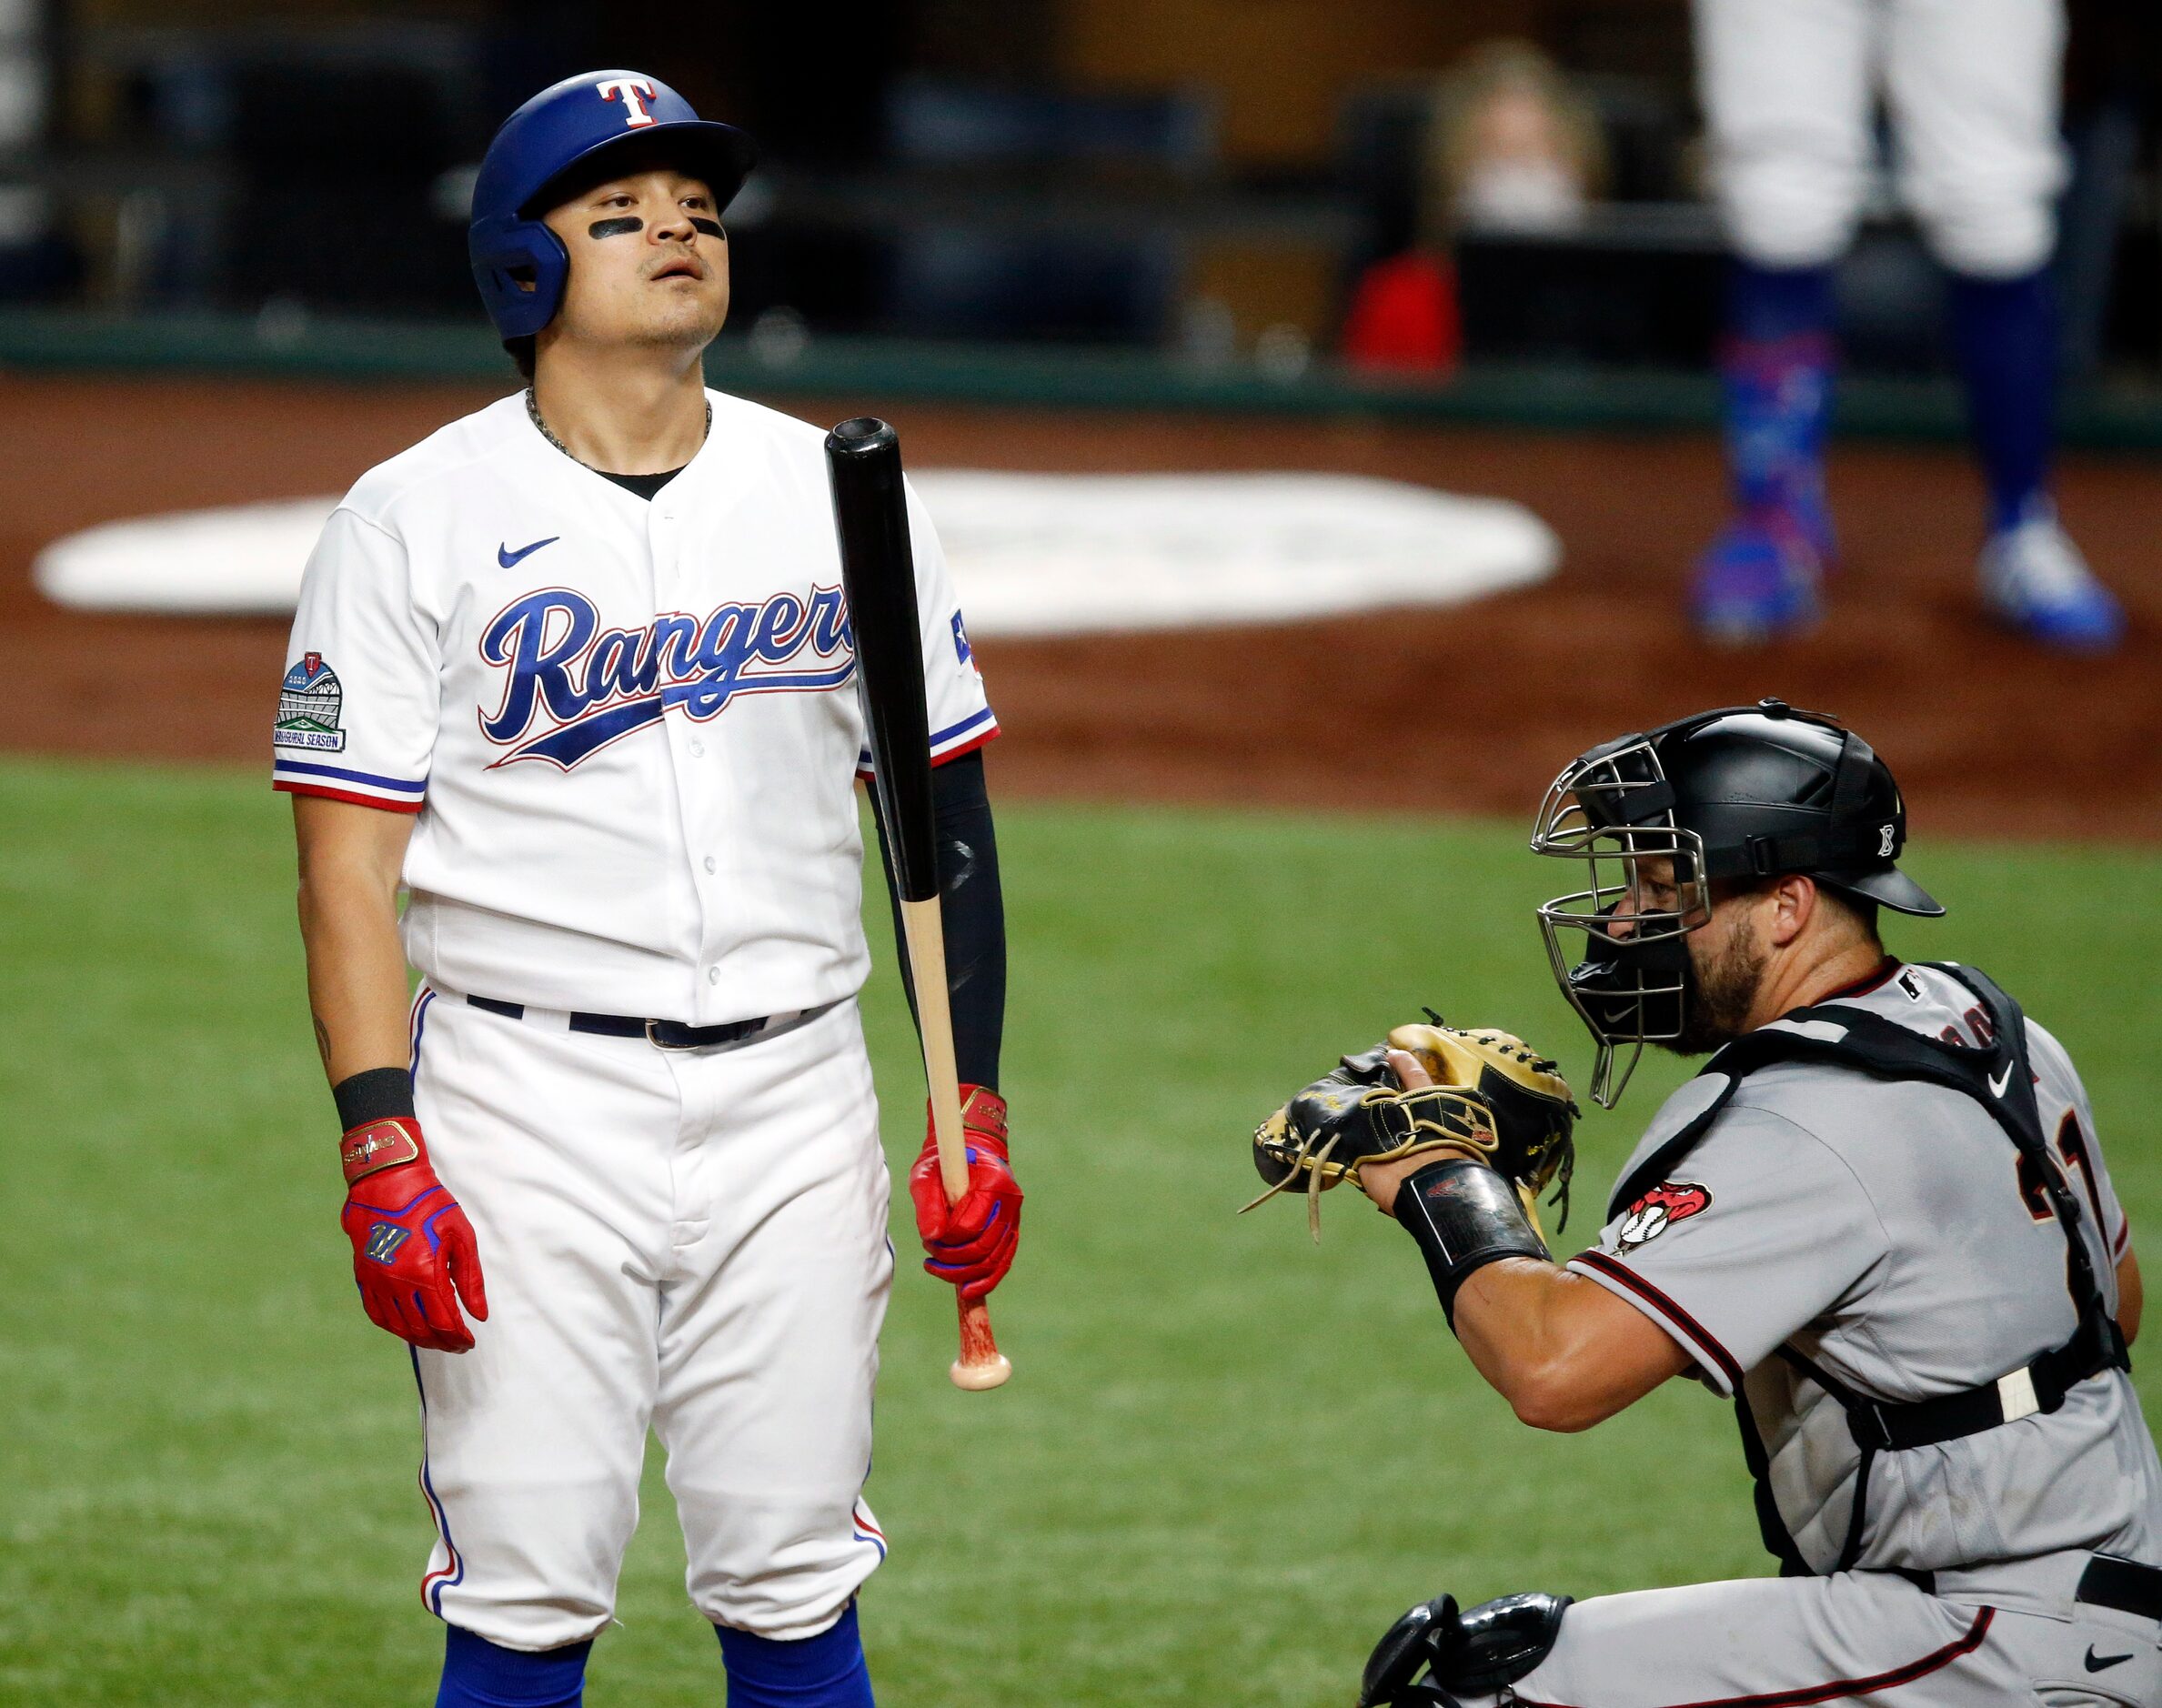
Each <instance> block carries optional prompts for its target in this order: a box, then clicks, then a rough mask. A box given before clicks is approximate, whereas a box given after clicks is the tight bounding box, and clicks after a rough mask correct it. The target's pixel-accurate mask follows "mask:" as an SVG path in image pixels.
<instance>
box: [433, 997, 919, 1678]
mask: <svg viewBox="0 0 2162 1708" xmlns="http://www.w3.org/2000/svg"><path fill="white" fill-rule="evenodd" d="M565 1019H566V1017H564V1016H560V1015H557V1016H552V1017H551V1016H546V1015H539V1016H537V1015H535V1014H533V1013H531V1012H528V1016H527V1018H526V1019H524V1020H512V1019H508V1018H506V1017H504V1016H501V1015H498V1014H492V1013H488V1012H486V1011H484V1010H478V1009H474V1008H470V1007H468V1006H467V1005H466V1004H465V1003H464V1002H463V1001H462V1000H460V999H459V998H458V997H457V996H455V995H451V994H448V993H437V992H434V991H430V990H427V989H425V988H424V989H423V990H422V993H421V996H420V998H419V1000H418V1001H417V1004H416V1007H415V1030H416V1034H417V1047H416V1058H415V1059H416V1061H417V1076H416V1095H417V1104H418V1109H419V1115H420V1120H421V1125H422V1129H423V1130H424V1131H425V1132H426V1134H427V1140H428V1145H429V1148H430V1150H431V1151H432V1152H433V1154H434V1158H435V1162H436V1166H437V1170H438V1171H439V1172H440V1174H441V1175H442V1177H443V1180H444V1181H445V1183H446V1184H447V1186H448V1187H449V1188H450V1190H451V1191H452V1192H453V1193H454V1194H455V1195H456V1196H457V1197H458V1200H459V1201H460V1202H461V1203H463V1204H464V1206H465V1208H466V1211H467V1214H468V1216H470V1217H471V1218H472V1221H473V1227H474V1231H475V1232H476V1233H477V1235H478V1239H479V1242H480V1261H481V1265H482V1268H483V1271H485V1273H486V1276H487V1280H488V1306H489V1310H490V1312H491V1314H490V1316H489V1318H488V1321H486V1322H484V1323H477V1324H476V1325H475V1326H474V1337H475V1340H476V1342H477V1344H476V1345H475V1347H474V1349H473V1350H472V1351H470V1352H468V1353H465V1354H463V1355H462V1356H454V1355H451V1354H448V1353H443V1352H429V1351H422V1352H418V1353H417V1354H416V1355H415V1359H414V1367H415V1371H416V1373H417V1376H418V1379H419V1382H420V1390H421V1405H422V1422H423V1430H424V1435H425V1445H424V1452H425V1457H424V1459H423V1462H422V1470H421V1482H422V1487H423V1491H424V1492H425V1493H426V1495H427V1501H428V1504H429V1506H430V1508H431V1509H432V1511H433V1513H434V1515H435V1519H436V1522H437V1541H436V1545H435V1550H434V1552H433V1554H432V1556H431V1557H430V1559H429V1561H428V1567H427V1577H426V1578H425V1580H424V1582H423V1585H422V1596H423V1599H424V1600H425V1601H426V1602H427V1605H428V1606H429V1607H430V1609H432V1610H433V1611H434V1612H436V1613H437V1614H438V1615H440V1616H441V1617H442V1618H443V1619H445V1620H447V1621H448V1622H449V1623H452V1624H454V1625H458V1626H462V1627H463V1628H465V1629H466V1630H468V1631H471V1632H475V1633H478V1634H479V1635H480V1636H483V1637H486V1638H487V1639H488V1640H489V1641H490V1642H492V1643H500V1644H502V1645H503V1646H505V1647H507V1648H512V1649H524V1650H542V1649H551V1648H556V1647H559V1646H560V1645H562V1644H564V1643H576V1642H579V1641H582V1640H583V1639H585V1638H588V1637H591V1636H593V1635H594V1634H595V1633H598V1631H599V1630H600V1629H601V1628H602V1627H603V1626H604V1625H606V1624H607V1623H608V1620H609V1617H610V1615H611V1613H612V1611H613V1608H614V1603H615V1589H616V1577H617V1572H618V1568H619V1567H620V1565H621V1563H622V1559H623V1551H624V1548H625V1547H626V1545H627V1544H628V1542H629V1540H630V1534H631V1531H632V1529H633V1528H634V1526H635V1525H636V1524H637V1522H638V1489H639V1469H640V1466H641V1463H642V1462H643V1460H644V1457H645V1447H646V1432H647V1429H648V1426H649V1425H650V1426H651V1428H652V1429H653V1430H654V1432H656V1434H657V1435H658V1436H659V1440H660V1442H661V1445H662V1447H663V1448H664V1449H665V1450H666V1452H667V1454H668V1482H669V1489H670V1490H671V1491H672V1492H674V1494H675V1497H676V1507H677V1513H678V1517H679V1520H680V1522H681V1523H682V1527H683V1537H684V1542H685V1544H686V1546H687V1548H688V1550H689V1562H690V1563H689V1574H688V1579H687V1582H688V1586H689V1592H690V1599H691V1602H692V1603H693V1604H694V1605H695V1606H696V1607H697V1609H698V1610H699V1613H702V1614H704V1615H705V1616H706V1617H707V1618H708V1619H709V1620H712V1621H714V1622H716V1623H721V1624H726V1625H732V1626H736V1627H739V1628H740V1629H742V1630H746V1631H751V1632H755V1633H758V1634H759V1635H761V1636H767V1637H776V1638H783V1639H788V1638H799V1637H808V1636H813V1635H816V1634H817V1633H820V1631H823V1630H824V1629H826V1628H827V1627H828V1626H830V1624H831V1623H833V1622H834V1621H835V1620H836V1619H838V1618H839V1617H840V1614H841V1613H842V1611H843V1610H844V1609H845V1608H846V1606H847V1605H848V1603H849V1600H850V1597H851V1596H852V1595H854V1594H855V1592H856V1590H857V1588H858V1586H859V1585H860V1584H861V1583H862V1582H863V1580H864V1579H865V1578H867V1577H869V1576H870V1573H871V1572H872V1571H873V1570H874V1569H875V1568H876V1567H877V1565H878V1564H879V1562H880V1560H881V1559H883V1558H884V1556H885V1552H886V1545H885V1542H884V1540H883V1538H882V1536H881V1535H880V1530H879V1526H878V1522H877V1521H876V1519H875V1518H873V1517H872V1515H871V1512H870V1509H869V1508H868V1507H867V1506H866V1505H865V1504H864V1503H863V1502H862V1500H861V1498H860V1495H861V1491H862V1487H863V1481H864V1478H865V1476H866V1474H867V1473H868V1472H869V1470H870V1440H871V1391H872V1385H873V1382H874V1380H875V1378H876V1375H877V1371H878V1339H879V1329H880V1323H881V1322H882V1321H883V1320H884V1317H885V1311H886V1300H887V1295H888V1293H889V1292H890V1290H891V1286H892V1281H893V1252H892V1248H891V1247H890V1245H889V1244H888V1243H887V1239H886V1205H887V1191H888V1187H887V1178H886V1167H885V1160H884V1158H883V1156H882V1155H881V1153H880V1149H879V1129H878V1105H877V1102H876V1100H875V1099H874V1097H873V1095H872V1090H871V1082H870V1063H869V1061H868V1060H867V1059H866V1057H865V1054H864V1045H863V1037H862V1031H861V1028H860V1024H859V1021H858V1017H857V1011H856V1008H855V1005H854V1004H853V1003H852V1002H844V1003H841V1004H840V1005H839V1006H838V1007H836V1008H834V1009H832V1010H830V1011H828V1012H827V1013H825V1014H823V1015H821V1016H820V1017H819V1018H817V1019H816V1020H811V1021H809V1022H808V1023H807V1024H804V1025H802V1026H801V1027H799V1029H797V1030H793V1031H789V1032H785V1033H781V1034H779V1035H778V1036H774V1037H771V1038H767V1039H762V1040H757V1041H754V1042H752V1043H749V1044H747V1045H743V1046H740V1047H738V1048H734V1049H724V1050H697V1051H678V1050H659V1049H656V1048H655V1047H653V1046H652V1045H651V1044H649V1043H647V1042H646V1041H645V1040H642V1039H623V1038H605V1037H594V1036H590V1035H587V1034H583V1033H576V1032H571V1031H569V1030H566V1029H565V1026H564V1020H565Z"/></svg>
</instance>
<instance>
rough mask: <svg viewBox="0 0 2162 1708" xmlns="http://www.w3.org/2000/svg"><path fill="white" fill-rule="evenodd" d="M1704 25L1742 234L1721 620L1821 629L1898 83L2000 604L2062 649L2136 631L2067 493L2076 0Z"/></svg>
mask: <svg viewBox="0 0 2162 1708" xmlns="http://www.w3.org/2000/svg"><path fill="white" fill-rule="evenodd" d="M1695 20H1696V44H1697V55H1698V76H1699V81H1700V87H1701V92H1702V97H1703V102H1704V113H1705V116H1706V122H1707V125H1708V126H1709V135H1708V141H1709V144H1710V147H1711V156H1712V161H1711V163H1712V168H1713V173H1714V177H1715V185H1716V189H1717V193H1718V197H1719V201H1720V204H1721V206H1722V209H1723V211H1724V213H1725V219H1726V225H1727V229H1728V234H1729V236H1730V239H1731V241H1732V243H1733V245H1734V248H1735V261H1734V266H1733V271H1732V274H1731V277H1730V280H1729V286H1728V295H1727V307H1726V316H1727V327H1726V331H1727V337H1726V342H1725V347H1724V349H1723V351H1722V353H1721V367H1722V371H1723V374H1724V377H1725V391H1726V436H1727V456H1728V460H1729V464H1730V467H1731V470H1732V475H1733V484H1734V497H1735V516H1734V517H1733V519H1732V520H1731V521H1730V522H1729V523H1728V524H1727V526H1726V527H1725V530H1724V531H1723V532H1722V533H1721V534H1720V535H1719V537H1718V538H1717V539H1716V540H1715V542H1714V543H1713V545H1712V547H1711V548H1710V549H1709V550H1708V551H1707V552H1706V553H1705V554H1704V557H1703V558H1702V559H1700V561H1699V562H1698V564H1697V568H1696V573H1695V579H1694V584H1693V586H1692V588H1691V596H1690V598H1691V608H1692V610H1693V613H1694V617H1695V619H1696V622H1697V624H1698V626H1699V627H1700V628H1702V629H1703V630H1704V633H1705V634H1706V635H1707V636H1709V637H1711V638H1715V639H1718V640H1723V641H1729V642H1736V643H1750V642H1756V641H1762V640H1766V639H1769V638H1773V637H1775V636H1777V635H1782V634H1787V633H1792V632H1795V631H1797V630H1800V629H1804V628H1808V627H1809V626H1810V625H1812V624H1813V623H1814V622H1815V620H1816V617H1817V614H1818V608H1819V599H1820V595H1821V587H1822V582H1823V578H1824V576H1825V572H1826V570H1827V569H1829V568H1831V567H1832V565H1833V564H1834V563H1835V559H1836V544H1835V534H1834V528H1833V521H1832V516H1831V512H1830V508H1829V507H1828V505H1827V504H1826V501H1825V482H1824V455H1825V436H1826V430H1827V427H1828V425H1829V420H1830V409H1831V389H1832V375H1833V367H1834V362H1835V342H1834V312H1833V290H1832V281H1833V265H1834V263H1835V261H1836V260H1837V259H1838V257H1839V256H1840V255H1841V254H1842V253H1843V252H1844V251H1845V248H1846V247H1847V245H1848V243H1849V242H1850V241H1851V239H1852V238H1853V236H1854V233H1855V225H1856V223H1857V221H1858V219H1859V217H1860V216H1861V214H1862V212H1863V209H1864V205H1865V200H1866V198H1867V195H1868V191H1869V187H1870V184H1871V178H1872V167H1873V164H1874V160H1875V153H1876V128H1875V111H1876V97H1877V95H1878V94H1879V93H1880V91H1881V93H1882V95H1883V96H1884V98H1885V106H1886V108H1887V109H1888V112H1889V115H1890V118H1891V121H1892V124H1891V132H1892V138H1893V152H1894V156H1895V162H1896V172H1897V177H1898V183H1899V189H1900V194H1901V196H1902V198H1903V199H1904V200H1905V202H1906V205H1907V206H1908V207H1909V209H1910V210H1911V211H1912V212H1913V214H1914V215H1915V216H1916V220H1917V221H1918V223H1919V224H1920V226H1921V229H1922V233H1923V235H1924V237H1925V239H1926V242H1927V244H1928V246H1929V248H1930V250H1931V252H1932V253H1933V254H1934V256H1936V260H1937V261H1938V262H1939V263H1941V265H1942V266H1943V267H1944V269H1945V275H1946V297H1947V306H1948V312H1949V316H1950V322H1951V330H1952V338H1953V343H1954V345H1955V346H1956V352H1957V359H1958V366H1959V370H1960V376H1961V378H1962V380H1963V382H1964V384H1965V387H1966V402H1967V415H1968V421H1969V425H1970V427H1971V430H1972V433H1973V440H1974V448H1975V454H1976V459H1977V460H1978V462H1979V463H1980V465H1981V471H1982V477H1983V481H1984V484H1985V486H1986V490H1987V505H1986V541H1985V543H1984V545H1983V547H1982V552H1981V558H1980V560H1979V562H1978V563H1977V565H1976V574H1977V577H1978V579H1979V583H1980V591H1981V596H1982V598H1983V600H1984V601H1985V602H1986V605H1987V606H1988V608H1990V609H1991V610H1992V611H1993V612H1995V613H1996V615H1997V616H1998V617H1999V618H2002V619H2004V620H2005V621H2006V622H2008V623H2011V624H2013V625H2015V626H2016V627H2017V628H2021V629H2023V630H2025V631H2026V633H2027V634H2029V635H2031V636H2033V637H2034V638H2036V639H2037V640H2040V641H2043V642H2046V643H2047V644H2050V645H2053V646H2060V647H2066V648H2082V649H2096V648H2107V647H2111V646H2113V645H2115V644H2116V642H2117V639H2118V638H2119V636H2120V635H2121V633H2122V631H2123V628H2124V617H2123V613H2122V611H2121V610H2120V608H2119V607H2118V605H2117V600H2116V598H2114V597H2113V596H2112V595H2111V593H2110V592H2109V590H2108V589H2107V588H2105V587H2104V586H2103V585H2102V584H2101V583H2100V581H2098V580H2097V578H2096V577H2095V575H2094V574H2093V572H2092V571H2091V570H2090V569H2089V568H2088V567H2087V562H2086V560H2085V559H2084V558H2082V557H2081V555H2080V552H2079V549H2078V548H2077V546H2075V545H2074V544H2073V543H2072V540H2071V538H2070V537H2069V536H2068V535H2067V534H2066V532H2065V530H2064V527H2062V525H2061V524H2060V523H2059V522H2058V520H2057V516H2056V506H2055V505H2054V503H2053V502H2052V501H2051V497H2050V491H2049V462H2050V452H2051V444H2052V435H2053V415H2054V404H2055V393H2056V383H2055V382H2056V364H2057V329H2056V308H2055V305H2054V303H2053V300H2052V296H2051V289H2050V279H2049V274H2048V267H2049V262H2050V256H2051V252H2052V250H2053V248H2054V246H2055V241H2056V216H2055V207H2054V203H2055V198H2056V194H2057V192H2058V190H2059V189H2060V188H2061V187H2062V186H2063V183H2064V178H2065V170H2064V165H2063V156H2064V148H2063V145H2062V142H2061V140H2060V138H2059V136H2058V131H2057V105H2058V79H2059V76H2060V75H2061V69H2062V65H2063V60H2064V45H2065V19H2064V12H2063V6H2062V5H2061V0H1696V5H1695Z"/></svg>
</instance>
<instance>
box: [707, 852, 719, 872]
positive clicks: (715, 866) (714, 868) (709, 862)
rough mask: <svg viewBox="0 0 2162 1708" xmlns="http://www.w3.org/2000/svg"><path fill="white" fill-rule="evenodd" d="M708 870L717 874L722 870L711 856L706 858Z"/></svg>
mask: <svg viewBox="0 0 2162 1708" xmlns="http://www.w3.org/2000/svg"><path fill="white" fill-rule="evenodd" d="M706 869H707V870H708V871H709V872H717V871H719V869H720V863H719V861H718V860H716V859H714V858H713V856H712V855H710V854H709V855H707V856H706Z"/></svg>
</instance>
